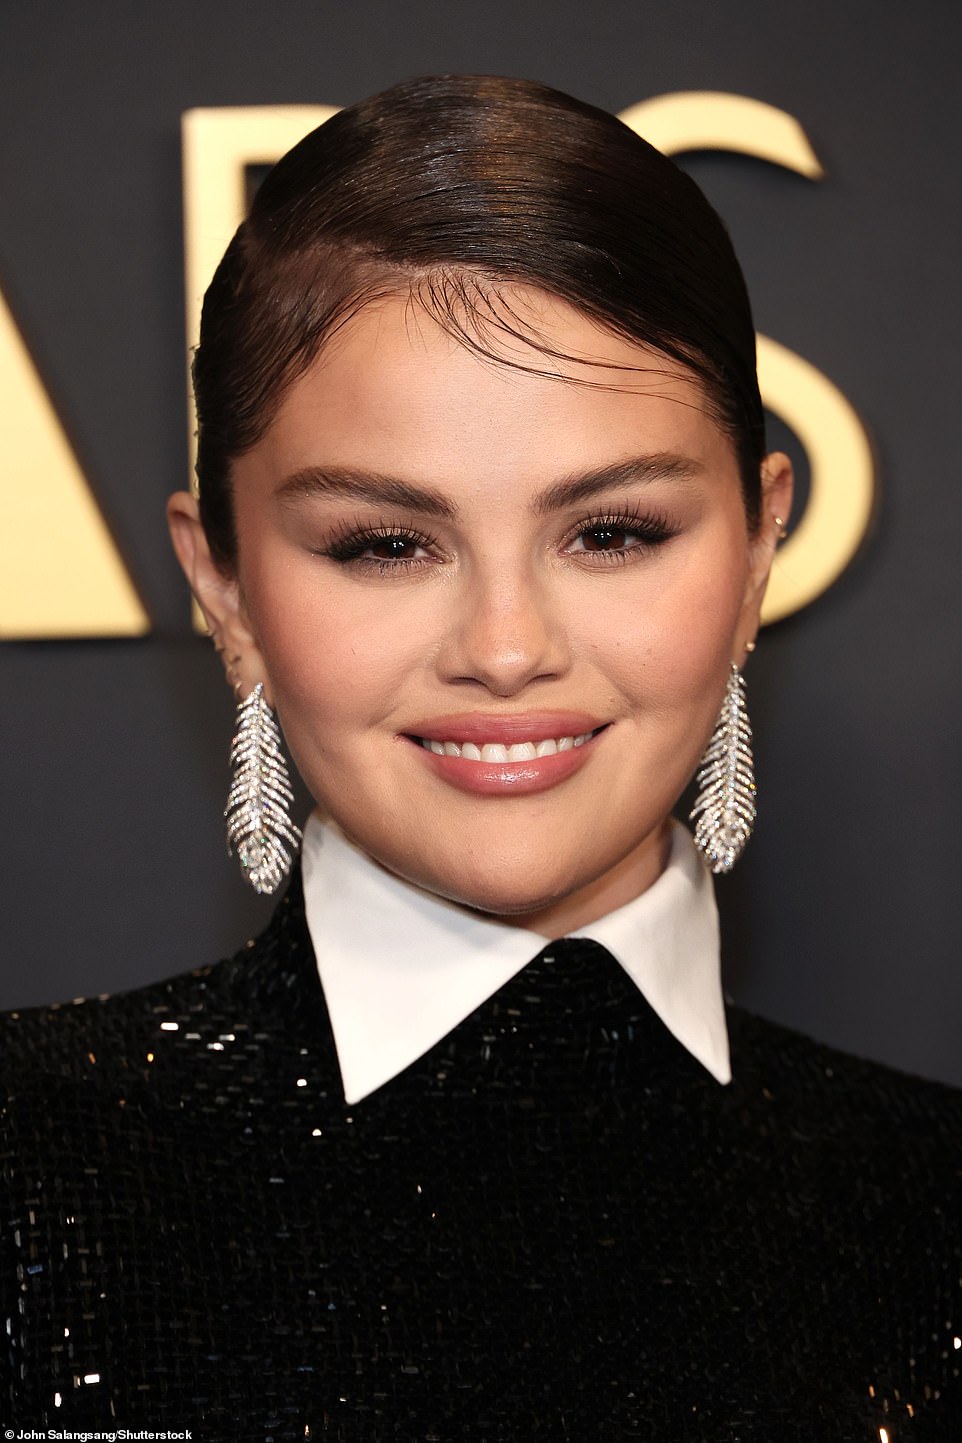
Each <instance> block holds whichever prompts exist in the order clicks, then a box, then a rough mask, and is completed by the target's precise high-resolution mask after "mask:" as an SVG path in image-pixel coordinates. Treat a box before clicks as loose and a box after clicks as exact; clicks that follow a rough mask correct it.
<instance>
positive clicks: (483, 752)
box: [422, 732, 594, 762]
mask: <svg viewBox="0 0 962 1443" xmlns="http://www.w3.org/2000/svg"><path fill="white" fill-rule="evenodd" d="M593 735H594V733H593V732H582V733H581V735H580V736H577V737H545V738H544V740H543V741H540V742H514V743H513V744H512V745H511V746H506V745H504V744H503V743H502V742H485V743H484V744H483V745H482V746H480V747H479V746H477V745H476V744H475V743H474V742H439V741H435V740H434V739H433V738H430V739H429V738H426V737H425V738H422V745H423V746H425V747H426V748H427V749H428V751H430V752H433V753H434V755H435V756H436V757H463V758H464V760H465V761H469V762H531V761H534V760H535V758H537V757H553V756H555V755H556V754H557V753H558V752H570V751H571V750H572V748H573V747H583V746H584V744H585V742H587V741H590V740H591V738H592V736H593Z"/></svg>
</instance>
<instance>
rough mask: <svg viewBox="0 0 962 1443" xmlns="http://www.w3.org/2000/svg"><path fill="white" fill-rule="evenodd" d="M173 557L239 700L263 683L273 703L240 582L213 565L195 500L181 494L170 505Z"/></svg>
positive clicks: (169, 521)
mask: <svg viewBox="0 0 962 1443" xmlns="http://www.w3.org/2000/svg"><path fill="white" fill-rule="evenodd" d="M167 524H168V526H169V528H170V539H171V541H172V543H173V547H174V552H175V554H176V556H177V560H178V561H179V562H180V565H181V568H182V569H183V572H184V575H185V576H186V577H187V581H188V583H189V585H190V589H191V591H192V592H193V594H194V598H195V600H196V601H197V604H198V606H199V607H200V609H201V612H202V613H203V617H204V621H205V622H206V624H207V629H208V631H209V632H210V634H211V637H212V638H213V641H214V646H215V647H216V649H217V651H218V653H219V654H220V656H221V660H222V662H223V664H224V669H225V672H226V674H227V681H228V684H229V685H230V687H231V689H232V690H233V692H234V694H235V696H237V697H238V698H239V699H242V698H243V697H246V696H248V695H249V694H250V693H251V692H252V691H253V690H254V687H255V686H256V685H257V684H258V682H261V683H263V684H264V689H265V693H266V694H267V696H268V700H270V688H269V686H268V683H267V676H266V671H265V668H264V663H263V660H262V658H261V655H260V651H259V649H258V646H257V642H256V639H255V637H254V635H253V633H252V631H251V629H250V625H249V623H248V620H247V615H246V612H245V610H244V606H243V601H242V598H241V594H240V587H239V585H238V582H237V577H236V576H234V575H233V574H231V573H228V572H225V571H224V570H222V569H221V567H219V566H218V565H217V563H216V562H215V560H214V558H213V557H212V555H211V552H210V546H209V545H208V542H207V537H206V535H205V533H204V528H203V526H202V525H201V521H200V514H199V511H198V506H197V498H196V497H195V496H191V495H190V493H189V492H187V491H178V492H176V493H175V494H174V495H173V496H171V498H170V500H169V501H168V503H167Z"/></svg>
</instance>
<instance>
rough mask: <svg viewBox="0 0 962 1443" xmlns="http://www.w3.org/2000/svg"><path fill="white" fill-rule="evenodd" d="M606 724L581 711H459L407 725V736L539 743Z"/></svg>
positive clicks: (465, 740)
mask: <svg viewBox="0 0 962 1443" xmlns="http://www.w3.org/2000/svg"><path fill="white" fill-rule="evenodd" d="M604 725H605V723H604V722H603V721H601V720H599V718H598V717H593V716H589V714H588V713H587V712H582V711H536V712H535V711H530V712H523V713H520V714H518V715H516V716H504V715H498V714H496V713H494V714H492V713H484V712H459V713H457V714H456V715H451V716H439V717H432V718H431V719H430V721H427V720H425V721H422V722H415V723H414V725H413V726H410V727H405V735H407V736H414V737H423V738H424V739H425V740H426V741H434V742H475V743H480V742H496V743H497V742H500V743H501V745H502V746H513V745H514V744H515V743H517V742H539V741H545V740H546V739H547V738H548V737H577V736H582V735H584V733H585V732H593V731H597V730H598V728H599V727H602V726H604Z"/></svg>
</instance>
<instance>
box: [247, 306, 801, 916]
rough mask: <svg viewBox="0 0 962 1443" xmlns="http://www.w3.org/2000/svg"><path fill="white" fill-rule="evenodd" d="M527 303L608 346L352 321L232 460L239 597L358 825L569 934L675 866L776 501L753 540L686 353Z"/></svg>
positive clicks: (393, 314)
mask: <svg viewBox="0 0 962 1443" xmlns="http://www.w3.org/2000/svg"><path fill="white" fill-rule="evenodd" d="M511 303H512V306H513V309H514V310H515V312H516V313H518V312H519V310H520V311H521V312H523V313H524V314H525V316H526V318H527V319H529V320H530V322H531V323H532V324H533V325H535V326H536V327H537V330H538V332H539V334H540V336H541V338H542V339H543V341H544V342H545V343H546V345H548V346H550V347H551V348H552V349H553V350H555V351H556V352H559V353H563V354H565V355H569V356H577V357H585V358H586V360H585V362H584V363H581V362H571V363H554V362H548V361H546V358H545V354H544V351H543V350H540V349H538V350H534V349H529V348H528V347H527V346H526V345H525V344H524V343H523V342H520V341H517V340H510V341H509V340H508V339H505V341H504V342H503V353H504V355H505V358H506V359H507V358H510V359H511V360H513V361H515V362H519V363H520V364H521V365H527V366H531V367H532V368H534V372H533V373H529V372H526V371H523V370H520V369H517V368H514V367H511V366H508V365H504V364H499V363H498V362H497V361H495V360H492V359H490V358H486V357H483V356H480V355H478V354H476V353H475V352H473V351H472V350H470V349H469V348H468V347H467V346H465V345H464V344H461V343H459V342H457V341H456V340H454V339H452V338H451V337H450V336H449V335H448V334H446V333H445V332H444V331H443V330H442V329H441V328H440V327H439V326H438V325H437V323H436V322H434V321H433V320H431V319H430V318H428V317H427V315H425V314H424V313H423V312H422V311H421V310H420V308H418V307H416V306H414V305H412V303H411V302H410V300H409V299H408V298H407V297H399V298H396V299H389V300H387V301H384V302H379V303H377V304H372V305H370V306H369V307H368V308H367V309H365V310H363V311H361V312H360V313H359V314H358V315H357V316H356V317H355V318H354V319H353V320H351V321H350V323H349V324H348V325H347V326H346V327H345V328H344V330H343V331H342V332H341V333H340V334H339V335H338V337H337V338H336V340H334V341H333V342H332V343H330V344H329V345H328V347H327V349H326V350H325V351H324V353H323V354H322V356H321V357H320V358H319V360H318V361H317V362H316V363H315V364H314V366H313V367H312V368H311V369H310V370H309V371H308V372H307V373H306V374H305V375H304V376H303V377H302V378H301V379H300V380H298V381H297V383H296V384H295V385H294V386H293V387H292V388H291V390H290V391H289V392H288V393H287V395H286V398H285V399H284V401H283V404H282V405H281V407H280V410H279V412H278V414H277V417H276V419H275V421H274V423H273V424H272V426H271V427H270V429H269V431H268V432H267V434H266V435H265V436H264V438H263V439H262V440H261V441H260V443H259V444H258V445H257V446H256V447H255V448H254V449H253V450H252V451H250V452H249V453H248V454H247V455H245V456H243V457H242V458H241V459H240V460H239V461H237V463H236V465H235V468H234V494H235V504H236V522H237V534H238V572H237V579H238V590H237V598H238V607H239V615H240V617H241V619H242V621H243V624H244V626H245V628H246V631H247V633H248V634H249V638H250V642H249V650H248V654H247V656H246V657H245V662H246V663H247V664H248V674H251V673H250V665H251V664H253V665H254V667H255V669H257V670H259V673H260V675H261V676H262V677H263V678H264V679H265V681H266V684H267V689H268V693H269V694H270V695H271V696H272V698H273V700H274V703H275V705H276V707H277V709H278V711H279V714H280V718H281V722H282V725H283V728H284V732H285V734H286V737H287V741H288V743H289V746H290V749H291V752H292V754H293V756H294V759H295V761H296V763H297V766H298V768H299V769H300V771H301V774H302V775H303V777H304V779H305V781H306V783H307V785H308V787H309V788H310V790H311V792H312V794H313V795H314V797H315V798H316V799H317V801H318V802H319V803H320V804H321V806H322V807H323V809H324V810H325V811H326V812H328V813H329V814H330V815H331V816H332V817H333V818H334V819H335V820H336V821H337V822H338V823H339V825H340V826H341V827H342V829H343V830H344V831H345V832H346V833H347V835H348V836H349V837H351V838H353V839H354V840H355V841H356V842H357V843H359V844H360V845H361V846H362V847H363V848H364V849H365V850H366V851H368V852H369V853H370V854H371V855H372V856H373V857H375V858H376V859H377V860H378V861H379V862H381V863H382V864H383V865H384V866H386V867H388V868H390V869H391V870H392V871H394V872H396V873H399V874H400V875H402V876H404V877H406V878H408V879H409V880H411V881H414V882H416V883H419V884H420V885H422V886H424V887H426V888H429V889H430V890H432V891H434V892H436V893H440V894H442V895H444V896H446V897H450V898H452V899H454V900H457V901H459V902H462V903H466V904H469V905H471V906H473V907H476V908H480V909H483V910H484V911H487V912H491V913H494V914H499V915H505V916H513V917H515V918H524V919H525V921H526V922H527V923H528V924H529V925H531V926H534V927H536V928H538V930H542V931H544V932H545V933H546V934H547V935H555V934H557V933H559V932H563V931H567V930H571V929H572V928H573V927H576V926H578V925H583V924H584V923H586V922H587V921H589V920H591V918H593V917H594V916H596V915H601V914H602V913H604V912H606V911H608V910H610V908H611V907H613V906H617V905H620V904H621V903H623V902H624V901H627V900H629V899H630V898H631V897H632V896H635V895H637V893H639V892H640V891H642V890H643V889H644V887H646V886H647V885H649V884H650V882H651V881H653V880H654V878H655V877H656V876H657V875H658V873H659V871H660V870H661V868H662V866H663V865H664V856H665V846H666V837H667V823H666V819H667V817H668V814H669V812H670V809H671V807H672V806H673V804H674V803H675V801H676V800H677V798H678V796H679V794H680V792H681V791H682V790H683V788H684V787H685V785H686V784H687V782H688V780H689V778H690V777H691V775H692V772H693V771H694V769H695V767H696V765H697V763H698V759H699V757H700V754H701V752H702V750H703V748H704V747H705V744H706V741H707V739H708V737H709V734H710V733H711V730H712V727H713V725H714V723H715V720H716V717H717V714H718V710H719V707H720V704H721V700H722V696H723V693H724V689H725V684H726V679H727V676H728V671H729V666H730V664H731V662H732V661H733V660H734V661H736V662H739V663H740V662H741V661H742V660H743V657H744V649H745V644H746V642H748V641H749V640H751V638H752V637H753V636H754V634H755V631H756V629H757V624H758V608H759V604H760V598H761V592H762V589H763V585H764V580H765V577H766V575H767V569H768V565H769V563H770V559H771V549H772V545H773V541H774V527H773V524H772V523H771V519H770V515H769V514H768V513H769V512H770V511H772V510H773V509H776V506H775V505H773V504H772V501H771V499H770V500H769V503H768V505H767V507H766V511H765V515H764V520H763V525H762V528H761V530H760V533H759V535H758V536H757V537H755V538H753V537H751V536H750V535H749V532H748V529H747V526H746V519H745V511H744V506H743V502H742V493H741V487H740V482H739V476H738V471H737V467H736V463H735V459H734V454H733V451H732V447H731V444H730V442H729V440H728V439H727V437H726V436H725V434H724V433H723V432H722V431H721V429H720V428H719V426H718V425H717V424H716V423H715V422H714V421H713V420H712V419H711V418H710V417H709V415H708V414H707V411H706V407H705V405H704V397H703V394H702V392H701V390H700V388H699V386H698V384H697V383H696V382H695V381H693V380H692V378H691V376H690V375H689V373H687V372H686V371H685V370H684V369H683V368H682V367H679V366H674V365H672V364H671V363H666V362H664V361H662V360H660V359H656V358H654V357H653V356H652V355H651V354H650V353H648V352H646V351H644V350H643V349H641V348H639V347H637V346H635V345H632V344H629V343H628V342H626V341H623V340H620V339H617V338H615V337H613V336H611V335H609V334H608V333H606V332H604V331H602V330H601V329H600V328H599V327H598V326H597V325H596V324H595V323H594V322H592V321H590V320H589V319H587V318H586V317H584V316H583V315H582V314H581V313H580V312H578V311H576V310H574V309H573V308H571V307H570V306H568V305H567V304H565V303H563V302H561V301H558V300H556V299H554V298H549V297H546V296H544V295H542V294H541V293H539V292H536V291H520V290H519V291H516V292H514V293H512V297H511ZM598 361H601V362H603V363H604V366H605V368H606V369H603V370H602V369H599V367H598V365H597V364H591V362H598ZM554 364H557V365H558V369H559V371H560V373H561V375H562V376H563V377H564V378H565V379H558V378H556V377H548V376H545V375H544V374H543V371H544V369H545V367H546V366H548V365H554ZM639 368H640V369H639ZM599 382H600V383H601V384H599ZM580 383H588V384H580ZM775 500H776V501H778V498H777V497H776V498H775ZM779 504H781V505H782V506H785V504H786V498H785V497H784V496H783V497H782V498H781V501H780V503H779ZM783 514H785V513H784V512H783ZM252 657H253V663H251V658H252Z"/></svg>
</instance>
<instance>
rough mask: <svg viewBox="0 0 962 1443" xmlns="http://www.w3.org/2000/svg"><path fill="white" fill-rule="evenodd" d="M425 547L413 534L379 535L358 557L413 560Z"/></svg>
mask: <svg viewBox="0 0 962 1443" xmlns="http://www.w3.org/2000/svg"><path fill="white" fill-rule="evenodd" d="M423 550H424V548H423V547H422V546H421V545H420V543H419V542H418V541H417V540H416V539H415V538H414V537H413V536H401V535H395V536H378V537H375V538H372V540H371V541H369V542H368V544H367V545H366V546H365V547H364V549H363V550H362V551H356V552H355V556H356V557H368V556H370V557H372V558H374V560H376V561H413V560H414V559H415V558H416V557H417V555H418V552H423Z"/></svg>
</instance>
